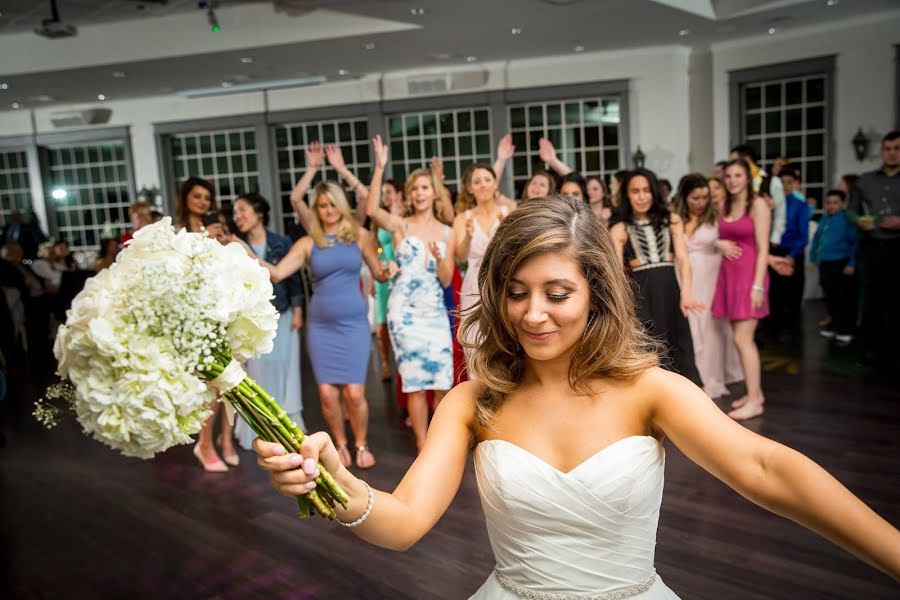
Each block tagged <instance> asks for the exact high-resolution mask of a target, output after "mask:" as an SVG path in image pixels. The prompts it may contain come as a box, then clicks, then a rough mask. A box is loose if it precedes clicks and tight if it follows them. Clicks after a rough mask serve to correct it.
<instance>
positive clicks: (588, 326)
mask: <svg viewBox="0 0 900 600" xmlns="http://www.w3.org/2000/svg"><path fill="white" fill-rule="evenodd" d="M596 314H597V313H595V312H593V311H592V312H591V314H590V315H588V322H587V325H585V326H584V333H582V334H581V339H584V338H585V337H587V332H588V329H590V328H591V323H593V322H594V315H596Z"/></svg>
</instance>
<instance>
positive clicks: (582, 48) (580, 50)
mask: <svg viewBox="0 0 900 600" xmlns="http://www.w3.org/2000/svg"><path fill="white" fill-rule="evenodd" d="M572 50H573V51H575V52H584V46H582V45H581V44H578V45H577V46H575V47H574V48H572Z"/></svg>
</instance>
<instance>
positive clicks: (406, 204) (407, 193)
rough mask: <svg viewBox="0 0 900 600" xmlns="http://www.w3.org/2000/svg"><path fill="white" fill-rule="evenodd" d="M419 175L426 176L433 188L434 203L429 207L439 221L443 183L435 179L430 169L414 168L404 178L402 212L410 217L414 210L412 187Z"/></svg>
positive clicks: (442, 205) (441, 212) (442, 199)
mask: <svg viewBox="0 0 900 600" xmlns="http://www.w3.org/2000/svg"><path fill="white" fill-rule="evenodd" d="M419 177H427V178H428V179H429V180H430V181H431V187H432V188H434V205H433V206H432V207H431V211H432V212H433V213H434V218H435V219H437V220H438V221H440V220H441V216H442V215H443V212H444V197H443V195H442V194H441V189H442V188H443V185H442V184H441V182H440V181H438V180H437V178H436V177H435V176H434V173H433V172H432V171H431V169H416V170H415V171H413V172H412V173H410V174H409V177H407V178H406V186H405V187H404V188H403V210H404V213H403V214H404V216H407V217H411V216H412V215H413V213H414V212H415V211H414V210H413V207H412V187H413V185H415V183H416V179H418V178H419Z"/></svg>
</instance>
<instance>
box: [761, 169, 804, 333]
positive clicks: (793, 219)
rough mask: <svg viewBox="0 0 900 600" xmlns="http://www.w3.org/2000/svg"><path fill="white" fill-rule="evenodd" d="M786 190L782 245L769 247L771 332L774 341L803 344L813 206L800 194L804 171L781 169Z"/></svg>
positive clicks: (769, 325)
mask: <svg viewBox="0 0 900 600" xmlns="http://www.w3.org/2000/svg"><path fill="white" fill-rule="evenodd" d="M781 182H782V184H783V186H784V191H785V194H786V196H785V228H784V233H783V234H782V235H781V239H780V240H779V242H778V244H776V245H772V246H771V247H770V248H769V261H768V264H769V281H770V282H771V283H770V286H771V287H770V290H769V307H770V311H771V312H770V314H769V318H768V319H767V329H768V331H769V335H770V336H772V337H773V338H776V339H777V338H779V337H780V336H782V335H783V334H787V335H789V336H790V340H791V343H792V344H797V343H799V342H800V333H801V331H802V318H803V315H802V307H803V283H804V271H805V270H806V269H805V267H804V257H805V255H804V251H805V249H806V244H807V242H808V241H809V218H810V207H809V205H808V204H807V203H806V199H805V198H804V197H803V195H802V194H801V193H800V169H799V168H798V167H797V166H796V165H787V166H785V167H783V168H782V169H781Z"/></svg>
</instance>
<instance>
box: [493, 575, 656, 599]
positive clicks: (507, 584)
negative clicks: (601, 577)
mask: <svg viewBox="0 0 900 600" xmlns="http://www.w3.org/2000/svg"><path fill="white" fill-rule="evenodd" d="M494 575H496V576H497V581H499V582H500V585H502V586H503V587H504V588H505V589H506V590H508V591H510V592H512V593H514V594H516V595H517V596H519V597H520V598H527V599H528V600H623V599H624V598H632V597H634V596H637V595H638V594H643V593H644V592H646V591H647V590H649V589H650V588H651V587H653V584H654V582H656V570H655V569H654V570H653V572H652V573H651V574H650V577H648V578H647V581H645V582H643V583H638V584H635V585H629V586H628V587H623V588H618V589H615V590H610V591H608V592H600V593H599V594H588V595H586V596H584V595H578V596H567V595H565V594H549V593H547V592H535V591H534V590H529V589H528V588H526V587H523V586H521V585H519V584H518V583H515V582H513V581H511V580H510V579H509V578H508V577H506V575H503V574H502V573H500V571H496V570H495V571H494Z"/></svg>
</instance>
